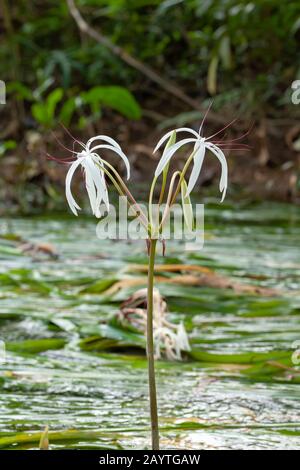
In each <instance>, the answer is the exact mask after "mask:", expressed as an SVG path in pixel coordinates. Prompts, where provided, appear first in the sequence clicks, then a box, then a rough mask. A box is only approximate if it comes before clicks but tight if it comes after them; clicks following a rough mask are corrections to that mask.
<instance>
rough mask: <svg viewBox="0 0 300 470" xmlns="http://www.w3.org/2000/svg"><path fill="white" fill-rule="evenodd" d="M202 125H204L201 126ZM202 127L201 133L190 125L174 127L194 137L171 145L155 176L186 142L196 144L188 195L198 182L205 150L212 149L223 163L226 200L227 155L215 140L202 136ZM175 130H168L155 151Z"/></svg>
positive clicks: (221, 181)
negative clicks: (211, 140)
mask: <svg viewBox="0 0 300 470" xmlns="http://www.w3.org/2000/svg"><path fill="white" fill-rule="evenodd" d="M201 127H202V126H201ZM201 127H200V129H199V133H198V132H196V131H195V130H194V129H190V128H189V127H181V128H179V129H174V130H175V132H176V134H177V133H178V132H187V133H189V134H191V135H192V137H189V138H187V139H182V140H180V141H179V142H176V143H175V144H173V145H171V147H169V148H168V150H167V151H165V152H164V154H163V156H162V158H161V159H160V161H159V163H158V165H157V168H156V171H155V176H156V177H158V176H159V175H160V174H161V173H162V172H163V170H164V168H165V167H166V165H168V163H169V161H170V159H171V158H172V156H173V155H174V154H175V152H177V150H179V149H180V148H181V147H183V146H184V145H186V144H191V143H193V144H194V149H193V152H194V156H193V160H194V166H193V169H192V171H191V175H190V179H189V182H188V185H187V192H186V197H187V196H188V195H189V194H190V193H191V191H192V190H193V189H194V187H195V184H196V182H197V179H198V177H199V174H200V171H201V168H202V164H203V160H204V156H205V151H206V150H210V151H211V152H212V153H213V154H214V155H215V156H216V157H217V158H218V160H219V161H220V163H221V178H220V184H219V189H220V191H221V193H222V199H221V201H223V200H224V198H225V194H226V189H227V180H228V168H227V162H226V158H225V155H224V153H223V151H222V150H221V149H220V147H218V146H217V145H216V144H214V143H213V142H210V141H209V140H208V139H209V138H207V139H206V138H205V137H202V136H201V135H200V134H201ZM174 130H172V131H170V132H167V133H166V134H165V135H164V136H163V137H162V138H161V139H160V141H159V142H158V144H157V146H156V147H155V149H154V152H156V151H157V150H158V149H159V148H160V147H161V145H162V144H163V143H164V142H165V141H166V140H167V139H168V138H169V137H170V136H171V135H172V133H173V132H174ZM154 152H153V153H154Z"/></svg>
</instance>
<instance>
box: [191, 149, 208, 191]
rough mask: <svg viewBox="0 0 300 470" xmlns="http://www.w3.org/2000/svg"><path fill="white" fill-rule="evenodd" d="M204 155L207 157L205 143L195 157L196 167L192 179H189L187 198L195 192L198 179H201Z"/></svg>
mask: <svg viewBox="0 0 300 470" xmlns="http://www.w3.org/2000/svg"><path fill="white" fill-rule="evenodd" d="M204 155H205V143H204V142H202V143H201V144H200V146H199V149H198V150H197V152H196V153H195V156H194V166H193V169H192V171H191V175H190V179H189V182H188V186H187V194H186V195H187V196H189V195H190V193H191V192H192V191H193V189H194V187H195V184H196V182H197V179H198V178H199V175H200V172H201V168H202V165H203V160H204Z"/></svg>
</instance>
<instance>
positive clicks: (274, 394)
mask: <svg viewBox="0 0 300 470" xmlns="http://www.w3.org/2000/svg"><path fill="white" fill-rule="evenodd" d="M12 233H13V234H17V235H20V236H21V237H22V238H23V239H24V240H30V241H31V242H39V243H41V242H43V243H51V244H53V245H54V246H55V247H56V250H57V251H58V254H59V257H58V258H57V259H55V258H49V257H47V256H44V255H42V254H40V253H34V252H32V250H31V251H29V252H27V251H25V253H24V252H22V251H21V248H22V244H21V243H17V242H16V241H15V240H12V239H9V237H7V236H6V238H3V239H1V240H0V259H1V267H0V338H1V339H2V340H4V341H5V343H6V344H7V353H6V359H5V360H4V361H2V363H1V364H0V368H1V376H0V387H1V396H0V446H1V448H15V449H20V448H37V447H38V439H37V437H35V436H34V435H32V434H31V433H34V432H39V431H41V429H42V428H43V427H44V426H45V425H49V428H50V431H51V433H50V446H51V448H52V449H56V448H57V449H60V448H83V449H88V448H118V447H123V448H148V446H149V431H148V426H149V418H148V401H147V370H146V361H145V357H144V356H143V355H142V354H138V353H137V352H136V353H134V354H132V353H131V354H130V353H129V352H127V351H126V350H123V351H121V352H119V353H116V352H115V353H113V352H109V351H105V352H96V351H84V350H82V348H80V340H81V339H82V338H86V337H88V336H93V335H98V334H99V325H100V324H101V323H103V322H105V321H106V320H107V318H109V317H111V316H113V315H114V313H115V312H117V311H118V307H119V304H120V302H121V301H122V300H124V299H125V298H126V297H128V295H129V294H130V293H132V292H133V290H134V289H133V288H132V287H131V288H129V287H128V288H125V289H122V290H121V291H119V292H117V293H115V294H114V295H112V296H109V297H108V296H107V295H105V294H103V293H101V292H97V291H95V292H94V293H92V291H91V290H89V289H88V287H89V286H91V285H94V283H95V281H103V283H104V284H105V282H106V281H107V285H109V284H110V283H113V282H114V280H115V279H124V278H126V277H127V276H129V275H130V274H128V272H126V268H128V264H130V263H144V262H146V253H145V247H144V244H143V243H142V242H133V243H126V242H124V241H120V242H116V241H100V240H98V239H97V238H96V236H95V221H94V220H90V219H83V218H78V219H75V218H67V219H64V218H61V217H58V218H56V219H55V218H51V217H47V218H41V217H39V218H38V217H36V218H24V219H21V218H19V219H18V218H17V219H13V220H12V219H2V220H1V222H0V234H2V235H4V234H6V235H7V234H12ZM299 239H300V215H299V209H298V208H296V207H293V206H288V205H276V204H263V205H256V206H249V207H241V208H236V207H231V206H230V205H228V206H225V208H223V209H222V210H220V209H215V208H214V206H213V205H209V204H208V205H207V207H206V242H205V247H204V249H203V250H202V251H201V252H197V253H195V252H188V251H184V249H183V245H182V244H180V243H179V242H171V243H169V244H168V246H167V258H166V259H163V258H162V257H161V256H159V258H158V262H159V263H185V264H196V265H199V266H203V267H207V268H209V269H211V270H213V272H216V273H217V274H218V275H220V276H222V277H224V278H225V277H226V278H227V277H229V278H230V279H232V280H233V282H239V283H240V284H242V285H243V284H249V285H253V286H255V285H256V286H259V287H264V288H273V289H276V290H278V292H277V295H274V296H268V297H266V296H264V295H261V294H251V293H245V292H238V291H236V290H233V289H230V288H229V289H225V288H217V287H208V286H192V285H190V286H189V285H175V284H170V283H165V284H164V283H162V284H160V285H159V289H160V291H161V293H162V294H163V295H164V296H165V297H166V300H167V302H168V306H169V310H170V318H171V319H172V321H174V322H176V321H179V320H183V321H184V323H185V326H186V329H187V331H188V334H189V337H190V341H191V344H192V348H193V351H195V354H194V357H193V358H192V357H190V358H188V359H185V361H184V362H181V363H179V362H167V361H159V362H158V363H157V373H158V394H159V413H160V425H161V436H162V447H164V448H168V449H172V448H182V449H241V448H242V449H271V448H273V449H279V448H284V449H295V448H298V449H299V448H300V401H299V387H300V366H297V355H295V354H294V362H293V361H292V354H293V352H294V353H295V350H296V349H297V348H300V284H299V279H300V255H299ZM131 275H132V276H133V274H131ZM135 275H137V274H135ZM37 340H41V341H40V342H39V341H37ZM47 341H48V342H47ZM297 341H298V343H299V344H298V345H297ZM203 353H206V355H203ZM267 353H271V354H270V355H269V356H268V355H267ZM201 354H202V355H201ZM255 354H258V356H256V355H255ZM197 359H198V360H197ZM299 362H300V361H299Z"/></svg>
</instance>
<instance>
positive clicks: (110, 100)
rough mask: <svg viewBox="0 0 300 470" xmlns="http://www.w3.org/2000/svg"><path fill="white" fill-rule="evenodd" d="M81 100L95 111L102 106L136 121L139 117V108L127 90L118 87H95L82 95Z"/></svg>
mask: <svg viewBox="0 0 300 470" xmlns="http://www.w3.org/2000/svg"><path fill="white" fill-rule="evenodd" d="M82 98H83V100H84V101H85V102H86V103H87V104H89V105H90V106H91V107H93V108H94V109H95V106H96V108H97V106H100V105H104V106H107V107H109V108H111V109H114V110H116V111H118V112H119V113H120V114H123V116H125V117H127V118H129V119H133V120H137V119H140V117H141V114H142V113H141V108H140V106H139V104H138V102H137V101H136V99H135V98H134V96H133V95H132V93H130V91H129V90H127V89H126V88H123V87H119V86H96V87H94V88H91V89H90V90H89V91H88V92H86V93H83V94H82Z"/></svg>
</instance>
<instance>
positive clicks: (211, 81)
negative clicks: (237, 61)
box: [207, 56, 219, 95]
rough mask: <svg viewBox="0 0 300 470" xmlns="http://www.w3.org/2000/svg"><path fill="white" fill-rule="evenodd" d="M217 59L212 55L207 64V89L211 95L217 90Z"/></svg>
mask: <svg viewBox="0 0 300 470" xmlns="http://www.w3.org/2000/svg"><path fill="white" fill-rule="evenodd" d="M218 63H219V59H218V57H217V56H214V57H213V58H212V59H211V61H210V64H209V66H208V74H207V90H208V92H209V93H210V94H211V95H215V94H216V92H217V70H218Z"/></svg>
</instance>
